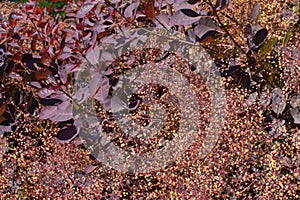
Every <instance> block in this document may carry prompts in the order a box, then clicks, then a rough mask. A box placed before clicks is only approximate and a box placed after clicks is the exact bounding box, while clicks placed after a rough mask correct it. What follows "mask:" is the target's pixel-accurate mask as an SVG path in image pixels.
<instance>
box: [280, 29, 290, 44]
mask: <svg viewBox="0 0 300 200" xmlns="http://www.w3.org/2000/svg"><path fill="white" fill-rule="evenodd" d="M291 35H292V32H291V29H290V28H288V30H287V32H286V34H285V36H284V38H283V42H282V46H283V47H286V46H287V44H288V42H289V40H290V38H291Z"/></svg>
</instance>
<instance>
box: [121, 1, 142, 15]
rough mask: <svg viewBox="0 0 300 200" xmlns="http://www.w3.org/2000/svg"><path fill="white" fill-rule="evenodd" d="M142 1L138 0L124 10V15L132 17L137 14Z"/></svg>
mask: <svg viewBox="0 0 300 200" xmlns="http://www.w3.org/2000/svg"><path fill="white" fill-rule="evenodd" d="M139 4H140V2H139V1H137V2H136V3H132V4H130V5H129V6H128V7H127V8H126V9H125V11H124V16H125V17H126V18H130V17H133V16H135V15H136V11H137V7H138V6H139Z"/></svg>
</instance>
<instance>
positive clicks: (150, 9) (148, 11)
mask: <svg viewBox="0 0 300 200" xmlns="http://www.w3.org/2000/svg"><path fill="white" fill-rule="evenodd" d="M154 6H155V2H154V0H148V2H147V4H146V7H145V15H146V16H147V17H148V18H149V19H152V20H153V19H154V17H155V8H154Z"/></svg>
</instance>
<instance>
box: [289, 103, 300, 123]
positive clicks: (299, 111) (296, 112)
mask: <svg viewBox="0 0 300 200" xmlns="http://www.w3.org/2000/svg"><path fill="white" fill-rule="evenodd" d="M291 115H292V117H293V119H294V123H295V124H300V106H299V107H296V108H293V109H292V110H291Z"/></svg>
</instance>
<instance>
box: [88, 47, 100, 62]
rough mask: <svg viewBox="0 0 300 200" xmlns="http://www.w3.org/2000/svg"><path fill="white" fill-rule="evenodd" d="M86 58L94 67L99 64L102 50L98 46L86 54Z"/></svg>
mask: <svg viewBox="0 0 300 200" xmlns="http://www.w3.org/2000/svg"><path fill="white" fill-rule="evenodd" d="M86 58H87V60H88V61H89V62H90V63H91V64H92V65H96V64H98V63H99V58H100V48H99V47H98V46H97V45H96V46H95V47H94V48H93V47H91V48H89V49H88V51H87V52H86Z"/></svg>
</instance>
